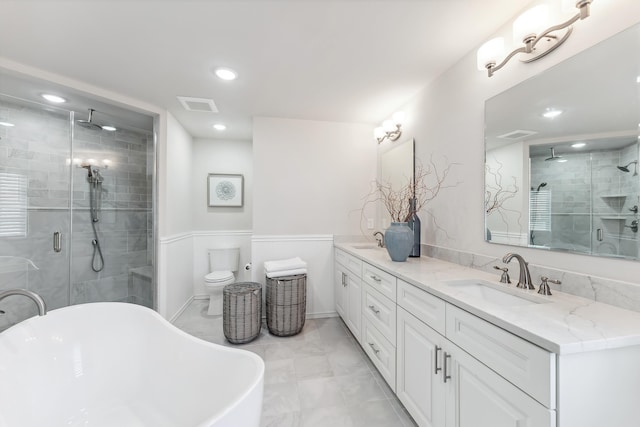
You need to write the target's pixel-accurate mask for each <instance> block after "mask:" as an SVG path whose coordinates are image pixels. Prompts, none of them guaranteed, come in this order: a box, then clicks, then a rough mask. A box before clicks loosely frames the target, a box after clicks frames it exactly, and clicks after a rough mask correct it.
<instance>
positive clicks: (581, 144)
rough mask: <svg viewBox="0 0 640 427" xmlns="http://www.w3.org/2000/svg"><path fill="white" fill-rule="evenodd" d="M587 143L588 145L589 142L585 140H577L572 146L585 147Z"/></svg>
mask: <svg viewBox="0 0 640 427" xmlns="http://www.w3.org/2000/svg"><path fill="white" fill-rule="evenodd" d="M585 145H587V144H585V143H584V142H576V143H575V144H573V145H571V146H572V147H573V148H582V147H584V146H585Z"/></svg>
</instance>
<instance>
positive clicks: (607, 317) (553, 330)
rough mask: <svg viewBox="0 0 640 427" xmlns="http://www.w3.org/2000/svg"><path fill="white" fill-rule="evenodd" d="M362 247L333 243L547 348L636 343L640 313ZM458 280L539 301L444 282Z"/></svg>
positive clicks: (497, 276) (595, 347) (563, 351)
mask: <svg viewBox="0 0 640 427" xmlns="http://www.w3.org/2000/svg"><path fill="white" fill-rule="evenodd" d="M364 246H366V245H362V244H361V243H335V247H336V248H339V249H342V250H344V251H345V252H347V253H349V254H351V255H354V256H356V257H357V258H360V259H362V260H363V261H365V262H367V263H369V264H371V265H374V266H376V267H378V268H380V269H382V270H384V271H387V272H389V273H391V274H393V275H394V276H396V277H398V278H400V279H402V280H404V281H405V282H408V283H410V284H412V285H414V286H416V287H418V288H420V289H423V290H425V291H427V292H429V293H430V294H432V295H435V296H437V297H439V298H442V299H443V300H445V301H446V302H448V303H451V304H453V305H455V306H457V307H460V308H461V309H463V310H466V311H468V312H470V313H472V314H474V315H476V316H478V317H480V318H482V319H484V320H487V321H488V322H491V323H493V324H494V325H496V326H499V327H501V328H502V329H505V330H507V331H509V332H512V333H514V334H516V335H518V336H520V337H522V338H524V339H526V340H527V341H530V342H532V343H534V344H536V345H538V346H540V347H542V348H544V349H546V350H548V351H550V352H553V353H556V354H572V353H581V352H587V351H596V350H603V349H612V348H618V347H627V346H632V345H640V313H637V312H635V311H630V310H625V309H622V308H618V307H615V306H612V305H608V304H604V303H600V302H595V301H593V300H589V299H586V298H582V297H578V296H574V295H570V294H566V293H563V292H559V291H555V290H554V291H553V295H551V296H542V295H539V294H538V293H537V289H536V290H531V291H527V290H524V289H517V288H516V287H515V283H516V282H517V277H516V278H515V280H514V278H513V277H512V282H514V283H513V284H510V285H505V284H502V283H500V282H499V280H500V272H499V271H496V273H495V274H489V273H486V272H483V271H480V270H475V269H472V268H468V267H463V266H461V265H458V264H453V263H450V262H446V261H441V260H438V259H435V258H429V257H424V256H423V257H420V258H409V259H408V260H407V261H406V262H393V261H391V259H390V258H389V255H388V253H387V251H386V250H385V249H380V248H371V247H367V248H365V249H363V247H364ZM512 262H513V263H515V262H516V261H515V260H514V261H512ZM462 279H476V280H482V281H485V282H491V284H493V285H495V286H497V287H508V288H510V290H509V292H510V293H512V294H515V295H525V296H526V297H531V298H535V299H536V300H538V301H540V303H537V304H530V305H517V306H505V305H497V304H494V303H491V302H487V301H484V300H482V299H480V298H478V297H475V296H473V295H471V294H470V293H467V292H465V291H463V290H460V289H459V288H458V289H456V288H455V287H454V286H450V285H448V284H447V282H449V281H454V280H462ZM536 288H537V284H536ZM527 294H529V295H527Z"/></svg>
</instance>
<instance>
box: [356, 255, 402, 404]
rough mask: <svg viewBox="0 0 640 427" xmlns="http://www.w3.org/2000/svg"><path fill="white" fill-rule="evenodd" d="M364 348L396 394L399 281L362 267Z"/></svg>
mask: <svg viewBox="0 0 640 427" xmlns="http://www.w3.org/2000/svg"><path fill="white" fill-rule="evenodd" d="M362 282H363V288H362V347H363V348H364V351H365V353H367V355H368V356H369V358H370V359H371V361H372V362H373V364H374V365H375V366H376V368H377V369H378V371H379V372H380V374H381V375H382V377H383V378H384V379H385V381H386V382H387V384H389V387H390V388H391V389H392V390H393V391H394V392H395V391H396V278H395V276H393V275H391V274H389V273H387V272H386V271H383V270H381V269H379V268H377V267H375V266H373V265H371V264H368V263H366V262H363V264H362Z"/></svg>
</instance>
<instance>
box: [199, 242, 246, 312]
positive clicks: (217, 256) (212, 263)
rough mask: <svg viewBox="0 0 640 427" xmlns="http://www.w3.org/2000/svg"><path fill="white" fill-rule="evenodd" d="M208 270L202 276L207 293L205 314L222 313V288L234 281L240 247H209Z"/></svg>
mask: <svg viewBox="0 0 640 427" xmlns="http://www.w3.org/2000/svg"><path fill="white" fill-rule="evenodd" d="M208 253H209V271H210V272H211V273H209V274H207V275H206V276H204V289H205V291H206V292H207V294H209V310H208V311H207V314H209V315H211V316H219V315H221V314H222V290H223V289H224V287H225V286H226V285H230V284H231V283H234V282H235V281H236V277H235V276H234V274H233V273H234V272H236V271H238V259H239V258H240V248H227V249H209V250H208Z"/></svg>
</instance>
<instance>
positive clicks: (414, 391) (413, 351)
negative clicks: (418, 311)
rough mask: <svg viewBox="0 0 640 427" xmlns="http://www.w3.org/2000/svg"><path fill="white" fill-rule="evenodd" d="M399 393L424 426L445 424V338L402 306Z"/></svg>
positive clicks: (397, 377)
mask: <svg viewBox="0 0 640 427" xmlns="http://www.w3.org/2000/svg"><path fill="white" fill-rule="evenodd" d="M397 320H398V331H397V339H398V348H397V374H396V394H397V395H398V398H399V399H400V401H401V402H402V404H403V405H404V407H405V408H407V411H409V413H410V414H411V416H412V417H413V419H414V420H415V421H416V423H418V425H419V426H420V427H443V426H444V425H445V383H444V381H443V377H442V355H443V353H442V343H443V342H444V338H443V337H442V336H441V335H440V334H438V333H437V332H436V331H434V330H433V329H431V328H430V327H428V326H427V325H426V324H424V323H422V322H421V321H420V320H418V319H417V318H415V317H414V316H412V315H411V314H409V313H408V312H407V311H405V310H404V309H402V308H400V307H398V319H397Z"/></svg>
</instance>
